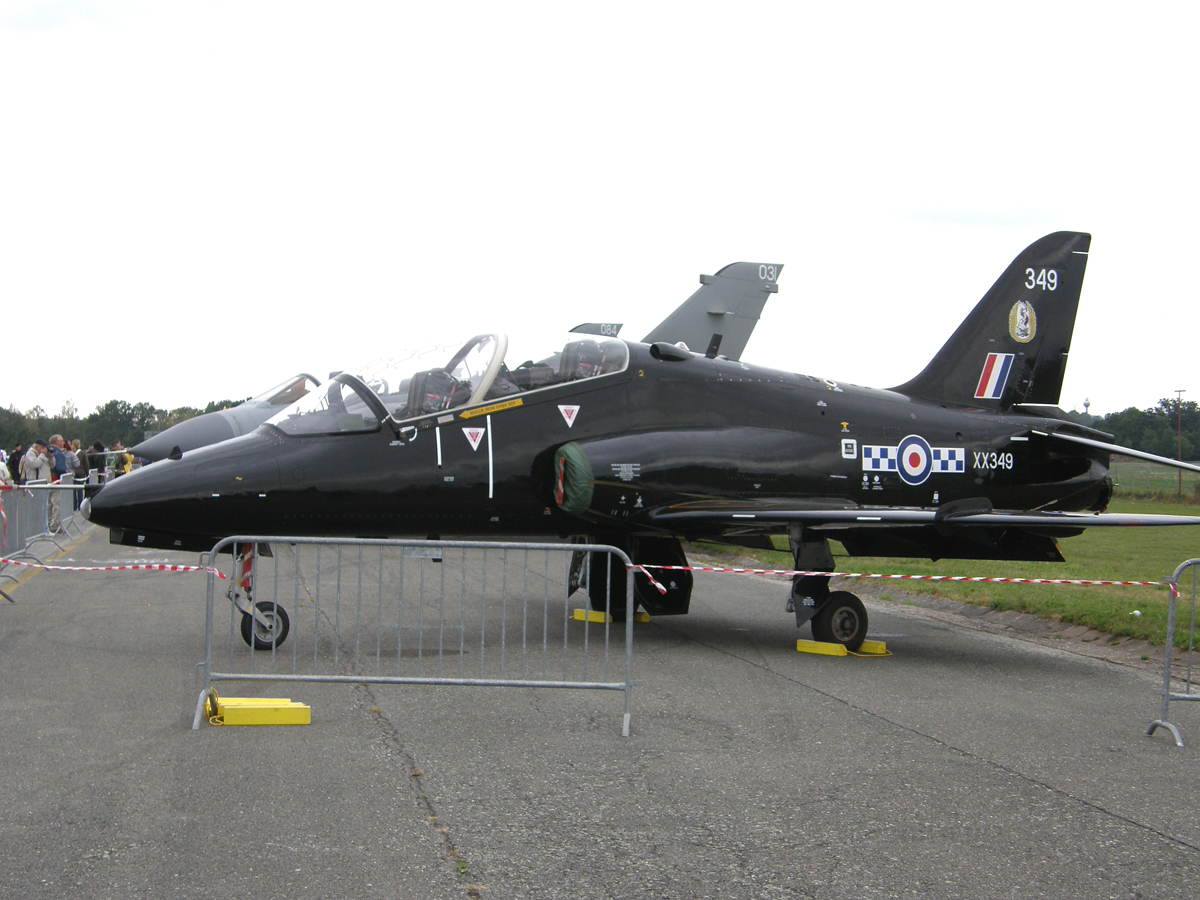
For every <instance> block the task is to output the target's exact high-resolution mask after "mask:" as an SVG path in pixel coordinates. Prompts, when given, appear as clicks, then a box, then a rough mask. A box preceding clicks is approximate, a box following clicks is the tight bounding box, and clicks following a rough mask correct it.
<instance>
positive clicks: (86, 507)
mask: <svg viewBox="0 0 1200 900" xmlns="http://www.w3.org/2000/svg"><path fill="white" fill-rule="evenodd" d="M79 511H80V512H81V513H83V517H84V518H85V519H87V520H88V521H89V522H90V521H91V520H92V500H91V498H90V497H84V498H83V502H82V503H80V504H79Z"/></svg>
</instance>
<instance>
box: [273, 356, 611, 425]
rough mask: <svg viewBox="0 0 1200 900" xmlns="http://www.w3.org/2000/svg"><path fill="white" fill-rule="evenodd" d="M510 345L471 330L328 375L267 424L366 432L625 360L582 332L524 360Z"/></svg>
mask: <svg viewBox="0 0 1200 900" xmlns="http://www.w3.org/2000/svg"><path fill="white" fill-rule="evenodd" d="M513 346H514V351H513V353H511V354H510V353H509V339H508V336H507V335H505V334H499V333H493V334H478V335H475V336H474V337H472V338H471V339H470V340H468V341H466V342H465V343H462V344H451V345H442V346H439V347H435V348H433V349H431V350H425V351H422V352H419V353H417V352H408V353H403V354H401V355H399V356H397V357H394V358H392V359H388V360H380V361H376V362H373V363H370V364H368V365H366V366H364V367H363V368H362V370H360V372H359V373H358V374H357V375H336V376H334V377H333V379H332V380H331V381H330V382H329V383H328V384H327V385H326V386H325V387H324V388H320V389H317V390H314V391H313V392H312V393H310V394H308V396H306V397H304V398H303V399H301V400H300V401H299V402H297V403H295V404H293V405H292V406H289V407H288V408H287V409H285V410H283V411H282V412H280V413H277V414H276V415H275V416H273V417H272V418H271V419H269V420H268V422H267V424H269V425H274V426H275V427H277V428H279V429H281V430H282V431H284V432H285V433H287V434H294V435H304V434H344V433H347V432H354V431H373V430H375V429H377V428H379V426H380V424H381V420H382V419H383V418H385V417H386V418H388V419H390V420H391V421H393V422H401V421H404V420H406V419H413V418H417V417H420V416H426V415H430V414H434V413H439V412H443V411H445V410H450V409H458V408H460V407H466V406H474V405H476V404H480V403H485V402H493V401H497V400H505V399H508V398H510V397H512V396H514V395H519V394H523V393H526V392H529V391H534V390H539V389H541V388H547V387H553V386H555V385H560V384H566V383H569V382H574V381H579V380H581V379H587V378H595V377H598V376H600V375H608V374H611V373H615V372H621V371H624V369H625V367H626V366H627V365H628V362H629V348H628V347H627V346H626V345H625V343H624V342H623V341H618V340H612V339H597V338H594V337H592V336H589V335H580V334H571V335H568V336H567V338H566V339H565V340H562V341H560V342H553V343H551V344H550V347H549V348H543V349H542V350H541V355H540V356H533V355H531V356H530V357H529V358H528V359H525V358H522V357H523V353H521V351H522V350H523V348H522V347H519V346H518V345H517V344H515V343H514V345H513ZM547 349H549V350H550V352H549V353H547V352H546V350H547ZM514 359H519V361H517V362H514V361H513V360H514Z"/></svg>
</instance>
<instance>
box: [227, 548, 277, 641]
mask: <svg viewBox="0 0 1200 900" xmlns="http://www.w3.org/2000/svg"><path fill="white" fill-rule="evenodd" d="M263 547H264V552H263V554H262V555H264V556H270V554H271V550H270V547H269V546H268V545H263ZM258 555H259V551H258V548H257V547H255V545H253V544H245V545H243V546H242V547H241V550H240V551H239V553H238V567H237V570H238V575H237V577H236V578H235V579H233V583H232V584H230V586H229V591H228V592H227V593H226V596H227V597H228V598H229V602H230V603H232V604H233V605H234V606H235V607H237V610H238V612H240V613H241V614H242V629H241V630H242V640H244V641H245V642H246V645H247V646H249V647H253V648H254V649H255V650H272V649H278V648H279V647H280V646H281V645H282V644H283V642H284V641H286V640H287V636H288V631H289V630H290V629H291V621H290V620H289V619H288V614H287V612H286V611H285V610H284V608H283V607H282V606H280V605H279V604H278V603H273V602H272V601H270V600H259V601H258V602H255V601H254V599H253V590H254V566H255V563H256V562H257V559H258Z"/></svg>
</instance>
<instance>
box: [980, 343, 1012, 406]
mask: <svg viewBox="0 0 1200 900" xmlns="http://www.w3.org/2000/svg"><path fill="white" fill-rule="evenodd" d="M1012 362H1013V355H1012V354H1011V353H989V354H988V355H987V361H986V362H984V364H983V372H982V373H980V375H979V387H977V388H975V397H976V398H977V399H981V400H999V399H1000V398H1001V397H1002V396H1003V395H1004V385H1005V383H1006V382H1007V381H1008V373H1009V372H1010V371H1011V370H1012Z"/></svg>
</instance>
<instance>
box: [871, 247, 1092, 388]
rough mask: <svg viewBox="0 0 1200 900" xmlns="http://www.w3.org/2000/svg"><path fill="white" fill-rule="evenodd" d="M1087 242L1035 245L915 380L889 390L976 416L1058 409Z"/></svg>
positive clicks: (1029, 248)
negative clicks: (1026, 407)
mask: <svg viewBox="0 0 1200 900" xmlns="http://www.w3.org/2000/svg"><path fill="white" fill-rule="evenodd" d="M1091 241H1092V236H1091V235H1090V234H1082V233H1079V232H1074V231H1059V232H1056V233H1054V234H1049V235H1046V237H1044V238H1041V239H1040V240H1037V241H1034V242H1033V243H1032V244H1030V245H1029V246H1028V247H1026V248H1025V249H1024V250H1023V251H1022V252H1021V254H1020V255H1019V256H1018V257H1017V258H1016V259H1014V260H1013V261H1012V263H1011V264H1009V267H1008V268H1007V269H1005V270H1004V274H1003V275H1001V276H1000V277H999V278H998V279H997V280H996V283H995V284H993V285H992V288H991V290H989V291H988V292H987V293H986V294H985V295H984V297H983V299H982V300H980V301H979V303H978V304H977V305H976V307H975V308H974V309H973V310H972V311H971V314H970V315H969V316H967V318H966V320H965V321H963V323H962V324H961V325H959V326H958V330H957V331H955V332H954V334H953V335H952V336H951V338H950V340H948V341H947V342H946V344H945V346H943V347H942V349H941V350H939V351H938V352H937V355H936V356H934V358H933V360H932V361H931V362H930V363H929V365H927V366H926V367H925V369H924V370H923V371H922V372H921V374H920V375H918V376H917V377H916V378H914V379H912V380H911V381H909V382H906V383H905V384H902V385H900V386H899V387H894V388H892V390H894V391H897V392H898V393H901V394H907V395H908V396H910V397H921V398H923V399H926V400H933V401H935V402H938V403H943V404H954V405H960V406H973V407H978V408H981V409H993V410H1004V409H1009V408H1010V407H1012V406H1014V405H1016V404H1018V403H1048V404H1057V403H1058V402H1059V400H1058V397H1059V393H1060V392H1061V391H1062V382H1063V375H1064V374H1065V373H1066V370H1067V353H1068V352H1069V351H1070V349H1071V334H1072V332H1074V330H1075V313H1076V311H1077V310H1078V308H1079V293H1080V290H1081V289H1082V287H1083V272H1084V269H1085V268H1086V267H1087V258H1088V247H1089V246H1090V245H1091Z"/></svg>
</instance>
